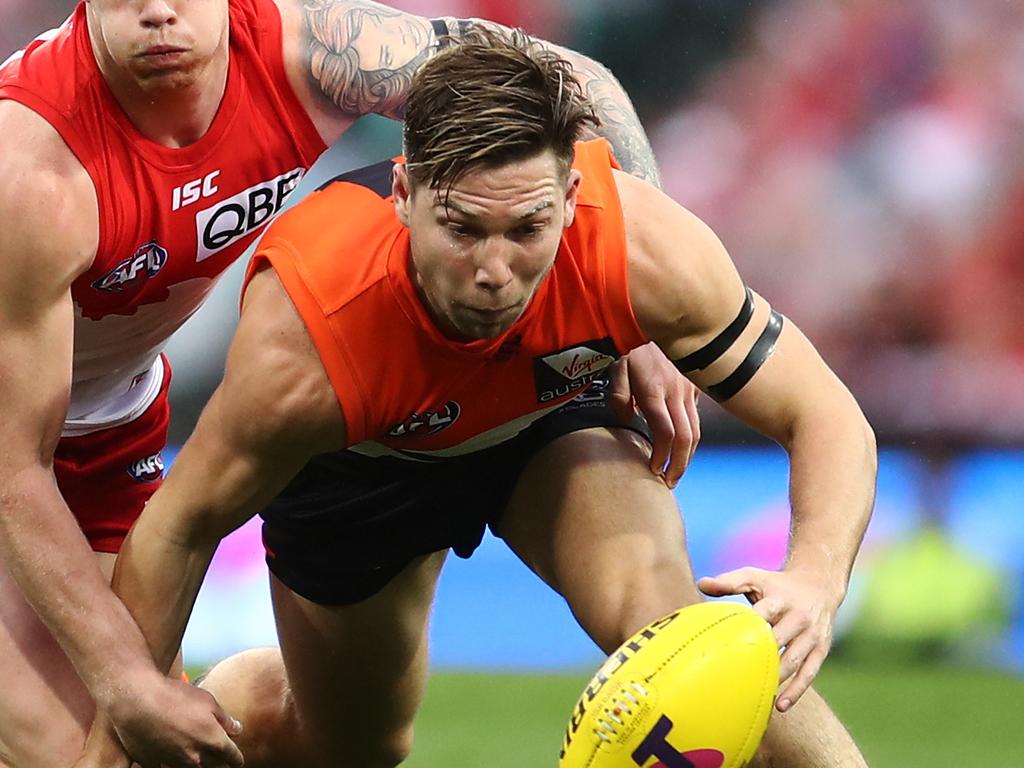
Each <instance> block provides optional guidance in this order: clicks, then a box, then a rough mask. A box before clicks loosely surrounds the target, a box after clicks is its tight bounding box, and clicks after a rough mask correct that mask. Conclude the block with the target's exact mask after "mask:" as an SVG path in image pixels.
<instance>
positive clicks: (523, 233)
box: [511, 223, 544, 240]
mask: <svg viewBox="0 0 1024 768" xmlns="http://www.w3.org/2000/svg"><path fill="white" fill-rule="evenodd" d="M543 229H544V225H543V224H541V223H536V224H524V225H522V226H521V227H516V228H515V229H513V230H512V233H511V236H512V239H513V240H530V239H532V238H535V237H536V236H537V235H539V234H540V233H541V231H542V230H543Z"/></svg>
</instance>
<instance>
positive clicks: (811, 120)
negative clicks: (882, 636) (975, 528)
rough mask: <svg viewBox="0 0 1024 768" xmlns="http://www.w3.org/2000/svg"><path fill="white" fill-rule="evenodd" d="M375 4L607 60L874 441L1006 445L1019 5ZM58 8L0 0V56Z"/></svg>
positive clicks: (685, 198) (1019, 262)
mask: <svg viewBox="0 0 1024 768" xmlns="http://www.w3.org/2000/svg"><path fill="white" fill-rule="evenodd" d="M391 4H392V5H395V6H397V7H400V8H403V9H406V10H410V11H414V12H417V13H421V14H424V15H428V16H430V15H454V16H486V17H491V18H495V19H497V20H499V21H502V22H504V23H507V24H514V25H515V24H518V25H522V26H524V27H525V28H527V29H528V30H529V31H531V32H534V33H537V34H540V35H543V36H545V37H548V38H549V39H553V40H556V41H559V42H564V43H568V44H571V45H573V46H574V47H577V48H578V49H580V50H583V51H585V52H588V53H591V54H592V55H594V56H596V57H597V58H600V59H602V60H604V61H606V63H608V64H609V65H610V66H612V67H613V69H614V70H615V71H616V73H617V74H618V75H619V76H620V78H621V79H622V80H623V82H624V84H625V85H626V87H627V89H628V90H629V91H630V93H631V94H632V95H633V96H634V99H635V101H636V103H637V106H638V109H639V111H640V113H641V117H642V118H643V119H644V122H645V124H646V126H647V128H648V131H649V133H650V135H651V137H652V141H653V143H654V146H655V150H656V152H657V155H658V158H659V161H660V164H661V167H662V169H663V176H664V183H665V187H666V190H667V191H668V192H669V193H670V194H671V195H672V196H673V197H675V198H676V199H677V200H679V201H680V202H682V203H683V204H685V205H687V206H688V207H689V208H691V209H692V210H693V211H695V212H696V213H697V214H698V215H700V216H701V217H702V218H704V219H705V220H707V221H708V222H709V223H710V224H711V225H712V226H713V227H714V228H715V229H716V230H717V232H718V233H719V234H720V236H721V237H722V239H723V240H724V242H725V243H726V245H727V247H728V248H729V250H730V252H731V253H732V255H733V257H734V259H735V260H736V262H737V264H738V265H739V267H740V269H741V271H742V273H743V274H744V276H745V278H746V280H747V282H749V283H750V284H751V286H752V287H754V288H755V289H756V290H758V291H759V292H760V293H762V294H763V295H764V296H766V297H767V298H768V299H769V300H770V301H771V302H772V303H773V304H774V305H775V306H777V307H778V308H780V309H781V310H782V311H783V312H785V313H786V314H787V315H788V316H790V317H791V318H793V320H795V321H796V322H798V323H799V325H800V326H801V327H802V328H803V329H804V331H805V332H806V333H807V334H808V335H809V336H810V337H811V338H812V340H813V341H815V343H816V344H817V345H818V346H819V348H820V349H821V350H822V352H823V354H824V355H825V357H826V359H827V360H828V361H829V362H830V363H831V364H832V365H833V366H834V367H835V368H836V370H837V371H838V372H839V374H840V375H841V376H842V378H843V379H844V380H845V381H847V382H848V383H849V384H850V386H851V388H852V389H853V390H854V391H855V393H856V395H857V396H858V398H859V399H860V401H861V402H862V404H863V405H864V407H865V409H866V410H867V411H868V413H869V416H870V417H871V419H872V421H873V423H874V424H875V426H876V428H877V430H878V431H879V433H880V434H881V435H882V436H883V437H889V438H894V439H913V440H928V439H929V438H932V439H935V440H936V441H945V442H949V441H953V442H958V441H964V443H967V444H969V443H972V442H975V441H981V442H992V441H995V442H1016V443H1021V442H1024V385H1022V383H1024V322H1021V320H1020V317H1021V316H1022V315H1024V78H1022V77H1021V75H1020V73H1021V72H1024V3H1020V2H1018V0H901V2H892V1H891V0H761V1H760V2H753V1H743V0H630V2H628V3H625V2H621V0H620V2H611V0H587V2H583V1H582V0H563V1H562V2H552V1H551V0H395V1H394V2H392V3H391ZM71 7H73V3H72V2H69V1H68V0H60V1H59V2H40V1H39V0H0V13H2V14H3V18H4V20H5V24H4V25H3V27H2V28H0V56H4V55H6V54H7V53H9V52H10V51H12V50H14V49H15V48H17V47H19V46H20V45H21V44H23V43H24V42H25V41H26V40H28V39H29V38H31V37H33V36H34V35H35V34H37V33H38V32H40V31H41V30H43V29H45V28H46V27H48V26H52V25H53V24H54V23H57V22H59V21H60V19H61V18H63V16H64V15H66V14H67V13H68V12H69V10H70V8H71ZM640 52H643V53H640ZM374 159H375V158H374ZM709 416H710V419H711V422H712V425H711V426H712V428H713V427H714V421H715V416H714V415H713V414H709Z"/></svg>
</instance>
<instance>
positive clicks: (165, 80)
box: [135, 62, 200, 93]
mask: <svg viewBox="0 0 1024 768" xmlns="http://www.w3.org/2000/svg"><path fill="white" fill-rule="evenodd" d="M199 71H200V67H199V66H198V65H197V64H196V63H194V62H184V63H182V64H180V65H178V66H174V67H154V66H150V65H146V64H142V65H140V66H138V67H136V68H135V79H136V81H137V82H138V84H139V86H140V88H141V89H142V90H143V91H145V92H147V93H159V92H161V91H180V90H183V89H185V88H189V87H191V86H192V85H194V84H195V82H196V80H197V79H198V77H199Z"/></svg>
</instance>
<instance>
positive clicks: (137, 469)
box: [128, 452, 164, 483]
mask: <svg viewBox="0 0 1024 768" xmlns="http://www.w3.org/2000/svg"><path fill="white" fill-rule="evenodd" d="M128 474H129V475H131V476H132V477H133V478H135V479H136V480H137V481H138V482H140V483H152V482H153V481H155V480H159V479H160V478H161V477H163V475H164V457H163V456H161V455H160V453H159V452H157V453H154V454H153V455H152V456H147V457H146V458H144V459H139V460H138V461H133V462H132V463H131V464H129V465H128Z"/></svg>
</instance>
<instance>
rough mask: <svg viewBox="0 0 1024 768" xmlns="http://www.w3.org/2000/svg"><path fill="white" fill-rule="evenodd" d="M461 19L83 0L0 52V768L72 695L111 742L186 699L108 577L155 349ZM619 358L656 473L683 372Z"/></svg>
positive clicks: (70, 738)
mask: <svg viewBox="0 0 1024 768" xmlns="http://www.w3.org/2000/svg"><path fill="white" fill-rule="evenodd" d="M479 23H481V22H467V21H457V20H455V19H435V20H433V21H431V20H429V19H424V18H421V17H419V16H415V15H411V14H407V13H402V12H400V11H397V10H395V9H393V8H389V7H387V6H386V5H381V4H379V3H375V2H371V1H370V0H88V2H82V3H80V4H79V5H78V6H77V7H76V8H75V11H74V12H73V14H72V15H71V16H70V18H68V20H67V21H66V22H65V23H64V24H62V25H61V27H60V28H59V29H55V30H51V31H50V32H47V33H44V34H42V35H40V37H39V38H38V39H37V40H35V41H33V42H31V43H30V44H29V45H28V46H26V47H25V49H24V50H22V51H18V52H17V53H15V54H14V55H13V56H11V57H10V58H9V59H7V61H5V62H3V63H2V64H0V177H2V178H3V179H4V180H5V181H4V183H3V184H2V185H0V265H2V268H0V425H2V432H3V437H4V452H3V456H2V459H0V605H2V606H3V609H2V610H0V681H3V693H2V695H0V766H5V768H63V766H66V765H68V764H70V763H71V761H73V760H74V759H75V757H76V756H77V755H78V754H79V753H80V751H81V748H82V742H83V740H84V738H85V734H86V733H87V731H88V728H89V724H90V722H91V721H92V717H93V710H94V701H96V702H99V704H100V705H101V706H102V707H104V708H105V709H106V710H107V711H108V712H109V714H110V715H111V717H112V718H113V719H114V722H115V724H117V725H118V726H119V727H121V726H123V728H122V736H123V737H125V739H126V740H128V741H129V742H131V732H132V727H133V726H132V724H133V723H140V722H142V723H147V724H148V725H149V727H151V728H154V729H156V730H159V731H170V732H173V731H174V729H175V724H176V723H182V722H188V721H189V718H190V716H192V713H195V712H197V711H198V712H201V713H205V712H208V711H209V704H208V698H209V697H208V696H206V695H205V694H203V693H202V692H200V691H198V690H196V689H194V688H191V687H189V686H185V685H182V684H180V683H172V682H169V681H167V680H165V679H164V678H163V676H162V675H160V674H159V672H158V671H157V670H156V668H155V667H153V666H152V662H151V660H150V659H149V658H148V654H147V651H146V644H145V641H144V639H143V637H142V636H141V634H139V632H138V629H137V628H136V627H135V625H134V623H133V622H132V621H131V617H130V616H129V615H128V614H127V612H125V611H124V609H123V607H122V606H121V604H120V603H119V602H118V601H117V600H116V599H115V598H114V596H113V594H112V593H111V592H110V589H109V576H110V572H111V570H112V568H113V561H114V557H115V554H116V553H117V551H118V549H119V548H120V546H121V542H122V541H123V539H124V536H125V534H126V533H127V531H128V528H129V527H130V526H131V524H132V522H133V521H134V520H135V518H136V517H137V516H138V514H139V512H140V511H141V510H142V508H143V506H144V505H145V503H146V500H147V499H148V498H149V497H150V496H151V495H152V494H153V492H154V491H155V490H156V488H157V487H158V486H159V484H160V478H161V474H162V470H163V463H162V459H161V454H160V452H161V450H162V448H163V446H164V443H165V441H166V436H167V423H168V398H167V387H168V384H169V378H170V369H169V366H168V365H167V363H166V360H165V359H164V357H163V355H162V354H161V351H162V349H163V348H164V345H165V344H166V343H167V340H168V338H169V337H170V335H171V334H172V333H173V332H174V331H175V329H177V328H178V327H179V326H180V325H181V324H182V323H183V322H185V320H186V319H188V317H189V316H190V315H191V314H192V313H193V312H194V311H195V310H196V308H197V307H198V306H199V305H200V304H201V303H202V302H203V301H204V299H205V297H206V295H207V294H208V292H209V291H210V289H211V288H212V286H213V285H214V282H215V279H216V277H217V276H218V275H219V274H221V273H222V272H223V271H224V270H225V269H226V268H227V267H228V266H229V265H230V264H231V263H232V262H233V261H235V260H236V259H237V258H238V257H239V256H240V255H241V254H242V253H243V251H245V250H246V248H247V247H248V246H249V244H250V243H252V241H253V240H254V239H255V238H256V236H257V234H258V233H259V232H260V231H261V230H262V229H263V228H264V227H265V226H266V224H267V223H268V222H269V221H270V220H271V219H272V218H273V216H274V214H275V213H277V212H278V211H279V210H280V209H281V207H282V205H283V204H284V202H285V199H286V198H287V197H288V196H289V195H290V194H291V192H292V190H293V189H294V188H295V186H296V185H297V184H298V182H299V180H300V178H301V177H302V176H303V174H304V173H305V171H306V170H307V169H308V168H309V167H310V165H311V164H312V163H313V162H314V161H315V160H316V158H317V156H318V155H319V154H320V153H321V152H322V151H323V150H324V148H325V147H326V146H327V145H328V144H330V143H331V142H333V141H335V140H336V139H337V138H338V137H339V136H341V135H342V134H343V133H344V132H345V131H346V130H347V129H348V128H349V127H350V126H351V125H352V124H353V123H354V122H355V121H356V120H357V119H358V118H359V117H360V116H361V115H365V114H369V113H378V114H383V115H387V116H391V117H400V116H401V114H402V111H403V105H404V102H405V98H406V96H407V94H408V90H409V83H410V81H411V76H412V73H413V71H414V70H415V68H416V67H417V66H419V64H420V63H421V62H422V61H424V60H425V59H427V58H429V56H430V55H431V54H432V53H433V52H434V51H435V50H436V49H437V46H438V42H439V40H440V39H441V37H443V36H445V35H449V34H451V35H454V36H456V37H457V36H458V35H459V34H461V32H462V30H464V29H468V28H472V27H473V26H475V25H476V24H479ZM565 55H567V56H569V57H570V58H571V59H572V61H573V62H574V66H575V67H576V71H577V72H578V73H579V74H580V76H581V77H582V78H584V80H585V82H586V88H587V90H588V92H589V93H590V94H591V95H592V96H593V98H594V99H595V103H597V104H598V109H599V111H600V113H601V115H602V117H603V120H604V123H603V127H602V128H601V131H602V134H603V135H605V136H607V137H608V138H609V140H610V141H611V142H612V145H613V146H614V147H615V151H616V153H617V154H618V156H619V158H620V160H621V161H622V163H623V166H624V167H625V168H626V169H627V170H628V171H630V172H632V173H637V174H639V175H640V176H642V177H644V178H650V179H656V178H657V173H656V171H655V168H654V162H653V156H652V154H651V152H650V147H649V146H648V144H647V140H646V138H645V137H644V134H643V131H642V129H641V128H640V125H639V122H638V121H637V119H636V115H635V114H634V112H633V111H632V109H631V107H630V105H629V99H628V98H627V97H626V95H625V93H624V92H623V91H622V89H621V88H620V87H619V86H618V85H617V83H616V82H615V80H614V78H612V77H611V75H610V74H609V73H608V72H607V70H605V69H604V68H603V67H601V66H600V65H597V64H595V63H594V62H592V61H590V60H588V59H586V58H584V57H582V56H578V55H576V54H570V53H568V52H566V54H565ZM637 353H639V355H640V357H639V358H638V357H637ZM637 353H634V354H632V355H631V356H630V359H631V361H632V363H631V364H630V365H628V366H627V370H626V373H627V376H625V377H622V379H620V380H624V381H628V382H630V383H632V384H633V385H634V388H633V390H632V391H633V394H634V395H636V396H637V397H636V399H637V401H638V402H639V403H640V404H641V406H642V408H643V410H644V412H645V413H646V414H647V416H648V418H649V420H650V421H651V424H652V427H653V428H654V431H655V435H656V440H655V444H656V446H657V447H656V449H655V451H654V455H653V456H652V468H653V469H654V470H655V471H659V472H660V471H661V469H662V466H663V462H664V461H665V460H667V459H668V457H669V455H670V454H672V459H671V461H669V462H668V465H667V470H666V472H665V477H666V479H667V480H669V481H670V482H672V481H674V480H675V479H677V478H678V477H679V474H680V473H681V471H682V468H683V466H685V463H686V460H687V459H688V458H689V455H690V453H691V452H692V448H693V446H694V444H695V441H694V439H693V438H695V429H696V410H695V406H694V398H693V388H692V386H691V385H689V384H688V383H687V382H686V381H685V380H684V379H683V378H682V377H681V376H680V375H679V374H678V373H676V371H675V370H674V369H673V368H672V366H671V364H670V363H669V362H668V361H667V360H666V359H665V358H664V356H663V355H661V353H660V352H657V350H656V349H654V348H646V349H644V350H638V351H637ZM640 368H643V371H640V370H639V369H640ZM638 388H639V390H640V391H638ZM618 392H619V393H620V394H622V396H623V399H628V395H627V394H626V390H625V389H621V390H618ZM97 657H101V658H103V659H105V662H100V663H89V662H88V661H87V660H88V659H94V660H95V659H96V658H97ZM161 686H162V687H161ZM223 746H224V749H225V750H226V751H227V752H229V753H230V752H231V751H232V750H233V747H232V746H231V744H230V742H229V741H228V740H227V739H226V738H225V740H224V745H223Z"/></svg>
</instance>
